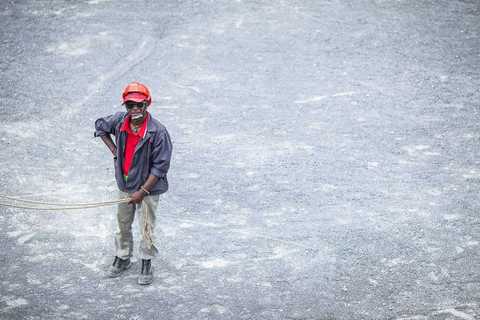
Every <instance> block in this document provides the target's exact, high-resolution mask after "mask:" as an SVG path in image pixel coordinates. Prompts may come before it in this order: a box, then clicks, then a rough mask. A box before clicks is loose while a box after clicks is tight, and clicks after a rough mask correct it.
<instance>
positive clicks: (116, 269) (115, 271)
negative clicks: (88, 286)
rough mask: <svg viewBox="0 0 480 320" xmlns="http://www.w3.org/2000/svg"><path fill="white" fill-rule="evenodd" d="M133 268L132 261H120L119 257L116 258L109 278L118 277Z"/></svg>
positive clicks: (109, 271)
mask: <svg viewBox="0 0 480 320" xmlns="http://www.w3.org/2000/svg"><path fill="white" fill-rule="evenodd" d="M131 266H132V263H131V262H130V259H125V260H124V259H120V258H119V257H117V256H115V259H114V260H113V263H112V265H111V266H110V269H109V270H108V276H109V277H110V278H115V277H118V276H119V275H121V274H122V272H123V271H125V270H127V269H128V268H130V267H131Z"/></svg>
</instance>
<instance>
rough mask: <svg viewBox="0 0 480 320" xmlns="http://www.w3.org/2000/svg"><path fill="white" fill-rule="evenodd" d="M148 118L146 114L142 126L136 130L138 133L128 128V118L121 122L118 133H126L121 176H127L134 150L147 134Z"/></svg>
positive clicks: (148, 115)
mask: <svg viewBox="0 0 480 320" xmlns="http://www.w3.org/2000/svg"><path fill="white" fill-rule="evenodd" d="M149 118H150V114H149V113H148V112H147V116H146V118H145V121H143V123H142V126H141V127H140V129H139V130H138V132H133V131H132V129H131V128H130V117H127V118H126V119H125V121H124V122H123V125H122V127H121V128H120V131H126V132H127V141H126V144H125V154H124V157H123V167H122V169H123V175H124V176H128V170H130V166H131V165H132V161H133V156H134V155H135V148H136V147H137V144H138V143H139V142H140V140H142V139H143V138H144V137H145V134H146V133H147V123H148V119H149Z"/></svg>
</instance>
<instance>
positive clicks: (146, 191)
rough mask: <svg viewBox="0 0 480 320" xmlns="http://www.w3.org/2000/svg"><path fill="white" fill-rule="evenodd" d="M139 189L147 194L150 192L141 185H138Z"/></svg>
mask: <svg viewBox="0 0 480 320" xmlns="http://www.w3.org/2000/svg"><path fill="white" fill-rule="evenodd" d="M140 190H142V191H143V192H145V193H146V194H147V196H148V195H149V194H150V191H148V190H147V189H145V188H144V187H143V186H141V187H140Z"/></svg>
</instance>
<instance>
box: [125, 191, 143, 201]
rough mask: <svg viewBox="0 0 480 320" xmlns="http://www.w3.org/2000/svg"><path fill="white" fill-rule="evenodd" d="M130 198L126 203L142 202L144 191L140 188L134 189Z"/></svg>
mask: <svg viewBox="0 0 480 320" xmlns="http://www.w3.org/2000/svg"><path fill="white" fill-rule="evenodd" d="M130 198H131V199H130V201H129V202H128V203H135V204H138V203H141V202H142V200H143V198H145V193H144V192H143V191H142V190H138V191H135V192H134V193H132V195H131V196H130Z"/></svg>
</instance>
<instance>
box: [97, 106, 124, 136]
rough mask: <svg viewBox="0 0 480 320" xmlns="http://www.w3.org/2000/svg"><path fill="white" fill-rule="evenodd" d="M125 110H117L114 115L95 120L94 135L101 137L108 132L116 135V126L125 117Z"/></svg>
mask: <svg viewBox="0 0 480 320" xmlns="http://www.w3.org/2000/svg"><path fill="white" fill-rule="evenodd" d="M124 115H125V113H124V112H117V113H115V114H113V115H110V116H106V117H103V118H99V119H97V120H96V121H95V133H94V134H93V136H94V137H101V136H105V135H108V134H113V135H116V132H115V130H116V126H117V124H118V122H119V121H121V120H122V119H123V117H124Z"/></svg>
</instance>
